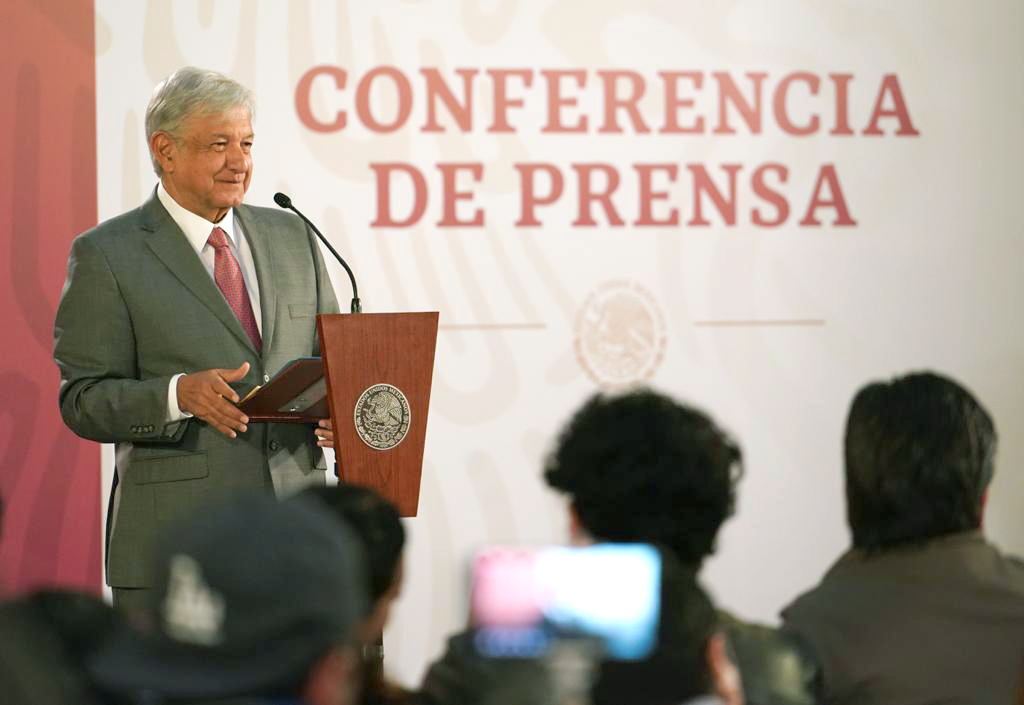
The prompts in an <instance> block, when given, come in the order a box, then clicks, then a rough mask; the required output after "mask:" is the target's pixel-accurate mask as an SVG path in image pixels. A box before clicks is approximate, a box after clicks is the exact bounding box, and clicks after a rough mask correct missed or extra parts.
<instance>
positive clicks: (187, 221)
mask: <svg viewBox="0 0 1024 705" xmlns="http://www.w3.org/2000/svg"><path fill="white" fill-rule="evenodd" d="M156 197H157V198H159V199H160V203H161V204H163V207H164V208H165V209H167V212H168V213H169V214H170V216H171V219H172V220H174V222H175V223H176V224H177V225H178V227H179V228H181V231H182V232H183V233H185V239H187V240H188V243H189V244H190V245H192V249H193V250H195V251H196V255H197V256H198V257H199V261H200V262H202V263H203V267H205V268H206V271H207V272H209V274H210V278H211V279H214V274H213V272H214V262H215V255H216V253H215V251H214V248H213V246H212V245H210V244H209V243H208V242H207V239H208V238H209V237H210V233H212V232H213V229H214V228H220V229H221V230H223V231H224V232H225V233H226V234H227V236H228V246H229V247H230V249H231V254H232V255H234V256H235V259H236V260H238V266H239V267H241V269H242V278H243V279H244V280H245V288H246V291H248V293H249V302H250V303H251V304H252V313H253V316H254V317H255V318H256V328H257V329H259V331H260V335H263V317H262V311H263V309H262V308H261V307H260V284H259V280H258V279H257V278H256V267H255V265H254V264H253V259H252V250H251V249H250V248H249V241H248V240H247V239H246V237H245V233H244V232H243V230H242V224H241V223H240V222H238V218H237V217H236V216H235V211H234V209H232V210H231V212H230V213H229V214H228V215H225V216H224V217H223V218H221V219H220V222H219V223H212V222H210V221H209V220H207V219H206V218H203V217H202V216H200V215H196V214H195V213H193V212H192V211H190V210H188V209H186V208H184V207H182V206H181V205H179V204H178V202H177V201H175V200H174V198H173V197H172V196H171V194H169V193H167V190H166V189H165V188H164V185H163V183H162V182H161V183H160V184H158V185H157V187H156ZM214 283H216V279H214ZM184 374H185V373H184V372H182V373H180V374H177V375H175V376H174V377H172V378H171V382H170V384H169V385H168V387H167V423H173V422H174V421H180V420H182V419H187V418H189V417H190V416H192V414H188V413H185V412H183V411H182V410H181V409H179V408H178V379H179V378H181V377H182V376H183V375H184Z"/></svg>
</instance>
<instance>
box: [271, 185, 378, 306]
mask: <svg viewBox="0 0 1024 705" xmlns="http://www.w3.org/2000/svg"><path fill="white" fill-rule="evenodd" d="M274 203H276V204H277V205H279V206H281V207H282V208H287V209H288V210H290V211H292V212H293V213H294V214H295V215H297V216H299V217H300V218H302V220H303V221H304V222H305V223H306V226H307V227H309V228H312V230H313V232H314V233H316V235H317V237H319V238H320V242H322V243H324V244H325V245H327V249H328V250H330V251H331V254H332V255H334V259H336V260H338V261H339V262H340V263H341V266H342V267H344V268H345V271H346V272H348V280H349V281H350V282H352V305H351V311H352V313H362V312H363V305H362V304H361V303H359V287H357V286H356V277H355V275H354V274H352V268H351V267H349V266H348V263H346V262H345V260H343V259H342V258H341V255H339V254H338V251H337V250H335V249H334V248H333V247H331V243H329V242H327V238H325V237H324V234H323V233H322V232H320V231H319V230H317V228H316V226H315V225H313V221H311V220H310V219H309V218H307V217H306V216H304V215H302V213H301V212H299V209H298V208H296V207H295V206H293V205H292V199H290V198H288V196H286V195H285V194H283V193H281V192H280V191H278V192H277V193H275V194H274Z"/></svg>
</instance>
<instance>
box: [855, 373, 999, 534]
mask: <svg viewBox="0 0 1024 705" xmlns="http://www.w3.org/2000/svg"><path fill="white" fill-rule="evenodd" d="M995 450H996V432H995V426H994V425H993V423H992V418H991V417H990V416H989V415H988V412H986V411H985V409H984V408H983V407H982V406H981V404H979V403H978V401H977V399H975V398H974V396H973V395H971V393H970V392H969V391H967V390H966V389H964V388H963V387H961V386H960V385H959V384H957V383H956V382H954V381H953V380H951V379H948V378H946V377H942V376H939V375H937V374H933V373H930V372H924V373H916V374H910V375H907V376H905V377H899V378H897V379H894V380H892V381H891V382H874V383H871V384H868V385H867V386H865V387H864V388H862V389H861V390H860V391H859V392H857V395H856V396H855V397H854V400H853V404H852V405H851V407H850V414H849V417H848V418H847V422H846V442H845V454H846V506H847V519H848V521H849V524H850V529H851V530H852V533H853V543H854V545H855V546H856V547H857V548H861V549H864V550H868V551H878V550H885V549H888V548H891V547H894V546H898V545H903V544H913V543H921V542H924V541H927V540H928V539H931V538H934V537H936V536H942V535H945V534H951V533H956V532H961V531H969V530H972V529H977V528H978V527H979V526H980V525H981V515H982V508H983V504H984V499H985V491H986V489H987V488H988V484H989V482H990V481H991V480H992V473H993V461H994V457H995Z"/></svg>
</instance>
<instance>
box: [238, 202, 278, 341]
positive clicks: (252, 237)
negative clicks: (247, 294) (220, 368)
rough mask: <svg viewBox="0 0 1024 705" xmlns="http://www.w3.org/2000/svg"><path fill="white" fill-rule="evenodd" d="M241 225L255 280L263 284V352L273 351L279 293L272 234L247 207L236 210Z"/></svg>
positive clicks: (261, 291)
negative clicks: (247, 244) (275, 274)
mask: <svg viewBox="0 0 1024 705" xmlns="http://www.w3.org/2000/svg"><path fill="white" fill-rule="evenodd" d="M235 213H236V214H237V215H238V220H239V222H240V223H241V224H242V232H243V234H244V236H245V239H246V240H248V241H249V250H250V251H251V252H252V259H253V264H254V265H255V267H256V278H257V279H258V280H259V282H260V309H261V311H262V317H263V332H262V336H263V350H264V352H267V351H269V350H271V347H270V346H271V345H272V344H273V341H274V321H276V320H277V290H276V288H275V287H274V281H275V279H276V277H275V276H274V257H273V253H272V252H271V241H272V239H273V238H272V236H271V235H272V234H271V233H270V232H269V231H268V230H267V228H266V226H265V224H264V223H262V222H260V219H259V217H258V216H256V214H255V213H253V211H251V210H250V209H249V208H247V207H246V206H239V207H238V208H236V209H235Z"/></svg>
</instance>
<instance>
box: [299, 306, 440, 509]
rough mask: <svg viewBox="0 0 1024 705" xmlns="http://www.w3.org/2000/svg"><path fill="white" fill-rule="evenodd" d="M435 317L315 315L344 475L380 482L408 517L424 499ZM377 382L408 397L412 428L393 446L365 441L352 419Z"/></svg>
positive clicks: (351, 481)
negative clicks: (422, 488)
mask: <svg viewBox="0 0 1024 705" xmlns="http://www.w3.org/2000/svg"><path fill="white" fill-rule="evenodd" d="M437 320H438V314H437V312H436V311H433V312H429V313H352V314H349V313H337V314H321V315H319V316H317V329H318V331H319V333H320V355H321V357H322V358H323V364H324V376H325V377H326V379H327V389H328V399H329V401H330V408H331V418H332V419H333V420H334V447H335V454H336V456H337V459H338V477H339V480H341V481H342V482H346V483H349V484H356V485H365V486H369V487H372V488H374V489H375V490H377V491H378V492H380V493H381V494H382V495H384V496H385V497H387V498H388V499H390V500H391V501H392V502H394V503H395V504H396V505H397V506H398V510H399V513H400V514H401V515H402V516H410V517H411V516H416V510H417V507H418V505H419V497H420V475H421V473H422V469H423V444H424V441H425V439H426V433H427V412H428V409H429V406H430V385H431V382H432V380H433V374H434V351H435V349H436V346H437ZM377 384H390V385H393V386H394V387H397V388H398V389H399V390H401V392H402V393H403V394H404V395H405V398H406V399H407V400H408V403H409V416H410V418H409V430H408V432H407V434H406V435H405V437H404V438H403V439H402V441H401V442H400V443H399V444H398V445H396V446H394V447H393V448H390V449H387V450H378V449H376V448H373V447H371V446H370V445H368V444H367V443H365V442H363V440H362V438H360V436H359V433H358V432H357V431H356V425H355V419H354V417H355V409H356V402H357V401H358V400H359V397H360V395H362V393H363V392H364V391H366V390H367V389H369V388H370V387H373V386H374V385H377Z"/></svg>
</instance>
